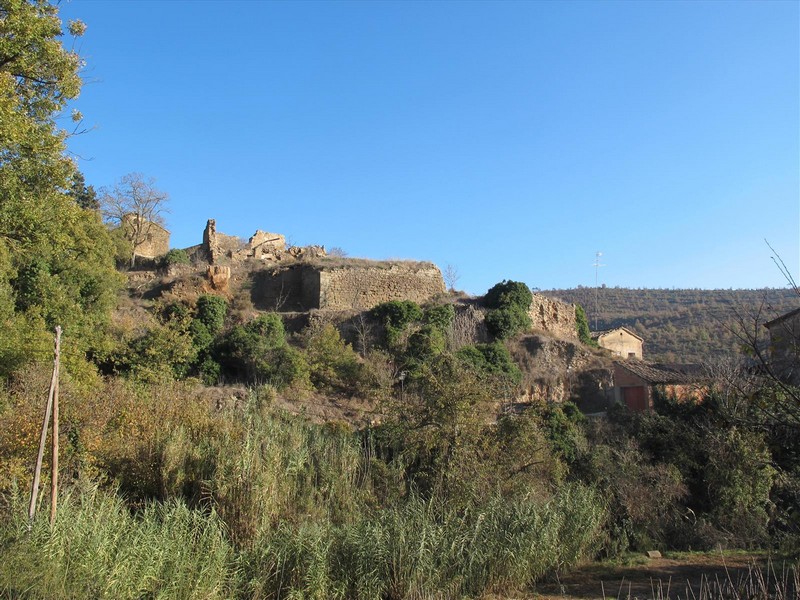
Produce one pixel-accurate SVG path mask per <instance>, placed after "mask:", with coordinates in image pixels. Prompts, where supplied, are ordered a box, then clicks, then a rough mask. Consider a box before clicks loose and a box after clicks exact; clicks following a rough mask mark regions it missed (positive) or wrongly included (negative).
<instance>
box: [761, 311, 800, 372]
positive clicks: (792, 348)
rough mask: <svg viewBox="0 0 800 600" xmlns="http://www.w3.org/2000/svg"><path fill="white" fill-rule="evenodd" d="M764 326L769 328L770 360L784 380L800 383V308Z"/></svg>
mask: <svg viewBox="0 0 800 600" xmlns="http://www.w3.org/2000/svg"><path fill="white" fill-rule="evenodd" d="M764 327H766V328H767V330H769V361H770V365H771V367H772V370H773V372H774V373H775V374H776V375H777V376H778V377H780V378H781V379H782V380H784V381H787V382H789V383H793V384H795V385H800V308H798V309H796V310H793V311H791V312H788V313H786V314H785V315H781V316H780V317H778V318H777V319H773V320H772V321H769V322H768V323H764Z"/></svg>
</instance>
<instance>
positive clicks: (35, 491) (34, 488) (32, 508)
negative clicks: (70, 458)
mask: <svg viewBox="0 0 800 600" xmlns="http://www.w3.org/2000/svg"><path fill="white" fill-rule="evenodd" d="M60 343H61V327H56V358H55V359H54V360H53V377H52V378H51V379H50V393H49V394H48V395H47V407H46V408H45V413H44V421H43V422H42V433H41V436H40V437H39V453H38V454H37V455H36V466H35V467H34V470H33V483H32V484H31V502H30V504H29V505H28V518H29V519H30V520H33V515H34V514H35V513H36V499H37V498H38V496H39V479H40V478H41V475H42V460H43V459H44V446H45V443H46V442H47V426H48V425H49V424H50V412H51V411H52V410H53V397H54V396H55V391H56V382H57V380H58V371H57V370H56V367H57V365H58V348H59V346H60Z"/></svg>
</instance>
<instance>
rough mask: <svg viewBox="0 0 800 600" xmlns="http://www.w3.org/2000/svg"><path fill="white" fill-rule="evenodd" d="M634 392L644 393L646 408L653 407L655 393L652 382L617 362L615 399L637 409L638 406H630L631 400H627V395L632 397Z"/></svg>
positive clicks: (650, 408) (615, 367) (615, 369)
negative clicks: (651, 386)
mask: <svg viewBox="0 0 800 600" xmlns="http://www.w3.org/2000/svg"><path fill="white" fill-rule="evenodd" d="M639 388H640V389H641V391H640V389H639ZM634 393H635V394H643V396H644V410H652V409H653V393H652V389H651V388H650V384H649V383H648V382H647V381H645V380H644V379H642V378H641V377H639V376H638V375H634V374H633V373H631V372H630V371H628V370H627V369H625V368H623V367H622V366H620V365H618V364H615V365H614V401H615V402H619V403H620V404H627V405H628V408H631V409H632V410H636V407H634V406H630V402H626V396H628V397H630V396H631V395H633V394H634Z"/></svg>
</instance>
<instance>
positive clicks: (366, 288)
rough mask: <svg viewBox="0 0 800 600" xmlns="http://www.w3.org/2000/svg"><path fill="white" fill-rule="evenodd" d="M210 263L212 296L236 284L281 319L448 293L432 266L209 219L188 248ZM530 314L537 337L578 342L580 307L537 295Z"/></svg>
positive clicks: (198, 260) (423, 300)
mask: <svg viewBox="0 0 800 600" xmlns="http://www.w3.org/2000/svg"><path fill="white" fill-rule="evenodd" d="M188 251H189V253H190V254H191V255H192V256H193V257H194V260H195V262H196V263H206V264H207V267H206V280H207V282H208V284H209V285H210V287H211V288H212V289H215V290H217V291H226V290H228V288H229V285H230V284H231V283H232V281H233V280H234V279H236V280H237V285H243V284H244V281H245V279H246V280H247V283H246V285H247V286H248V287H249V288H250V297H251V300H252V302H253V305H254V306H255V308H257V309H259V310H274V311H278V312H306V311H309V310H334V311H348V310H359V311H361V310H368V309H370V308H372V307H374V306H376V305H378V304H380V303H382V302H388V301H391V300H412V301H414V302H417V303H419V304H424V303H426V302H429V301H431V300H433V299H435V298H437V297H441V296H443V295H445V294H446V291H447V290H446V287H445V284H444V279H443V277H442V273H441V271H440V270H439V268H438V267H437V266H436V265H434V264H433V263H431V262H420V261H374V260H366V259H357V258H341V257H332V256H328V255H327V253H326V251H325V248H324V246H304V247H287V245H286V238H285V237H284V236H283V235H281V234H279V233H270V232H266V231H260V230H259V231H256V232H255V233H254V234H253V236H252V237H251V238H250V239H249V240H247V241H245V240H244V239H242V238H240V237H236V236H230V235H225V234H224V233H220V232H218V231H217V227H216V221H214V220H213V219H210V220H209V221H208V223H207V225H206V228H205V231H204V232H203V243H202V244H200V245H198V246H194V247H193V248H189V249H188ZM529 315H530V317H531V321H532V327H533V329H534V330H539V331H546V332H549V333H550V334H552V335H555V336H558V337H561V338H568V339H574V338H576V329H575V327H576V326H575V306H574V305H572V304H565V303H563V302H560V301H558V300H555V299H552V298H548V297H546V296H544V295H542V294H534V295H533V301H532V303H531V307H530V309H529Z"/></svg>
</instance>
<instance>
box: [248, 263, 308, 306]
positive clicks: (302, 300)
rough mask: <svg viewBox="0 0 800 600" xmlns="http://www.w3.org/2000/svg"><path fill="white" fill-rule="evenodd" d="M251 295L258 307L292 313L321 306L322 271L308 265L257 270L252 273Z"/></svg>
mask: <svg viewBox="0 0 800 600" xmlns="http://www.w3.org/2000/svg"><path fill="white" fill-rule="evenodd" d="M250 294H251V300H252V302H253V305H254V306H255V307H256V308H257V309H259V310H274V311H277V312H292V311H307V310H311V309H314V308H319V272H318V271H316V270H315V269H313V268H312V267H310V266H309V265H292V266H288V267H282V268H274V269H265V270H263V271H258V272H256V273H254V274H253V276H252V286H251V291H250Z"/></svg>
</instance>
